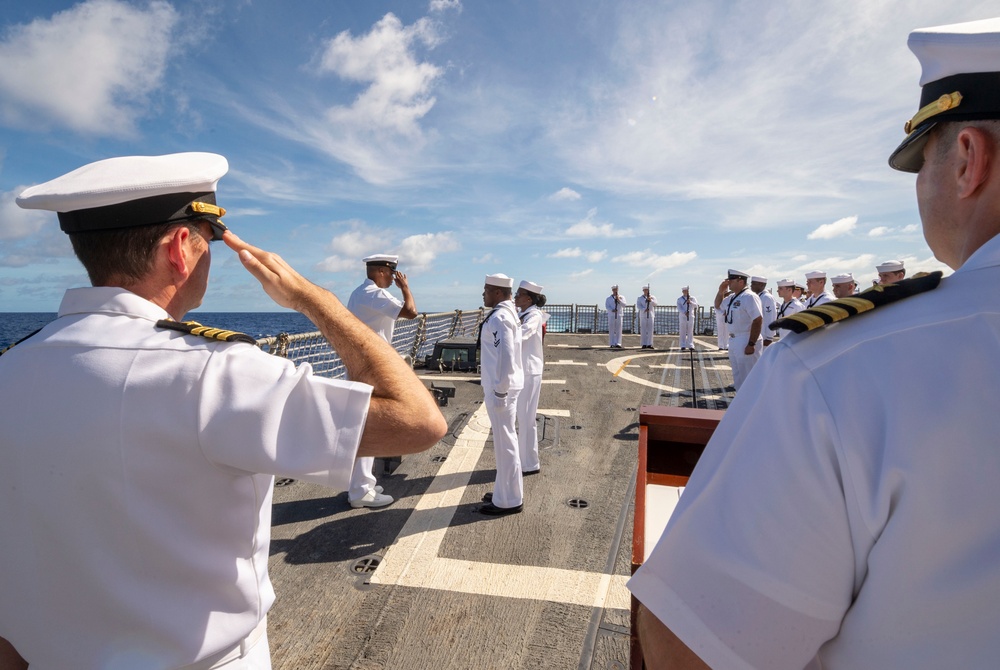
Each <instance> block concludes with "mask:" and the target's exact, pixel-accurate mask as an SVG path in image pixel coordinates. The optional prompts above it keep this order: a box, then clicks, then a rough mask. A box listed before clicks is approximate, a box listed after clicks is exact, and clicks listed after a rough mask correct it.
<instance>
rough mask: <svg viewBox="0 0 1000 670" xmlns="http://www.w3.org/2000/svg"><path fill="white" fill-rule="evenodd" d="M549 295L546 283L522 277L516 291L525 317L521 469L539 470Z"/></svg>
mask: <svg viewBox="0 0 1000 670" xmlns="http://www.w3.org/2000/svg"><path fill="white" fill-rule="evenodd" d="M545 302H546V298H545V295H544V294H543V293H542V287H541V286H539V285H538V284H536V283H534V282H530V281H527V280H523V281H521V283H520V284H518V287H517V293H516V294H515V295H514V306H515V307H517V309H518V311H519V313H520V318H521V368H522V370H523V372H524V387H523V388H522V389H521V392H520V393H519V394H518V396H517V447H518V454H519V456H520V458H521V472H522V473H523V474H525V475H534V474H538V472H539V471H540V470H541V467H542V465H541V461H539V459H538V424H537V423H535V416H536V415H537V414H538V398H539V396H540V395H541V392H542V371H543V369H544V367H545V349H544V342H543V340H542V338H543V336H544V334H545V331H544V328H545V323H546V322H547V321H548V320H549V315H548V314H546V313H545V312H543V311H542V310H541V308H542V307H544V306H545Z"/></svg>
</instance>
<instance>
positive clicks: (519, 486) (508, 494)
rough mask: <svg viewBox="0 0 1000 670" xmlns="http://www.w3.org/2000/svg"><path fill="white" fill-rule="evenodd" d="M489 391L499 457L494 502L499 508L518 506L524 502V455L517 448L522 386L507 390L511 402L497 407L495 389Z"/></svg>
mask: <svg viewBox="0 0 1000 670" xmlns="http://www.w3.org/2000/svg"><path fill="white" fill-rule="evenodd" d="M483 390H484V393H485V400H484V401H483V402H484V403H485V404H486V414H487V415H488V416H489V417H490V427H491V428H492V429H493V453H494V454H495V455H496V459H497V479H496V482H495V483H494V485H493V504H494V505H496V506H497V507H517V506H518V505H520V504H521V503H522V502H524V480H523V479H522V478H521V456H520V452H519V451H518V447H517V431H516V430H515V428H514V422H515V421H516V420H517V398H518V396H519V395H520V394H521V392H520V389H516V390H514V389H512V390H510V391H508V392H507V404H506V405H504V406H503V407H499V408H496V407H493V405H492V404H491V401H492V398H491V396H492V395H493V390H492V389H483Z"/></svg>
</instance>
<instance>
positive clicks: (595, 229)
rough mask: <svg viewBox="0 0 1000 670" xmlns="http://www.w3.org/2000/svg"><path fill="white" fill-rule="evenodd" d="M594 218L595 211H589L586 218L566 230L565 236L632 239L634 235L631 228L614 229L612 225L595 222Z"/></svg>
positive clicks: (595, 215)
mask: <svg viewBox="0 0 1000 670" xmlns="http://www.w3.org/2000/svg"><path fill="white" fill-rule="evenodd" d="M596 217H597V210H596V209H592V210H590V211H589V212H587V216H586V218H584V219H583V220H582V221H580V222H579V223H575V224H573V225H572V226H570V227H569V228H567V229H566V234H567V235H569V236H571V237H632V236H633V235H634V233H633V232H632V229H631V228H624V229H615V224H613V223H600V222H595V220H594V219H595V218H596Z"/></svg>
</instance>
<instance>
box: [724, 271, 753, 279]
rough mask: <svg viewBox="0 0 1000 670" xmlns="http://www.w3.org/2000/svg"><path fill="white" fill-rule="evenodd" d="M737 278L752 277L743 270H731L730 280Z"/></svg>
mask: <svg viewBox="0 0 1000 670" xmlns="http://www.w3.org/2000/svg"><path fill="white" fill-rule="evenodd" d="M737 277H739V278H741V279H750V275H748V274H747V273H746V272H743V271H742V270H729V278H730V279H736V278H737Z"/></svg>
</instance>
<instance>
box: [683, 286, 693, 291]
mask: <svg viewBox="0 0 1000 670" xmlns="http://www.w3.org/2000/svg"><path fill="white" fill-rule="evenodd" d="M690 290H691V287H690V286H681V291H690Z"/></svg>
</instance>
